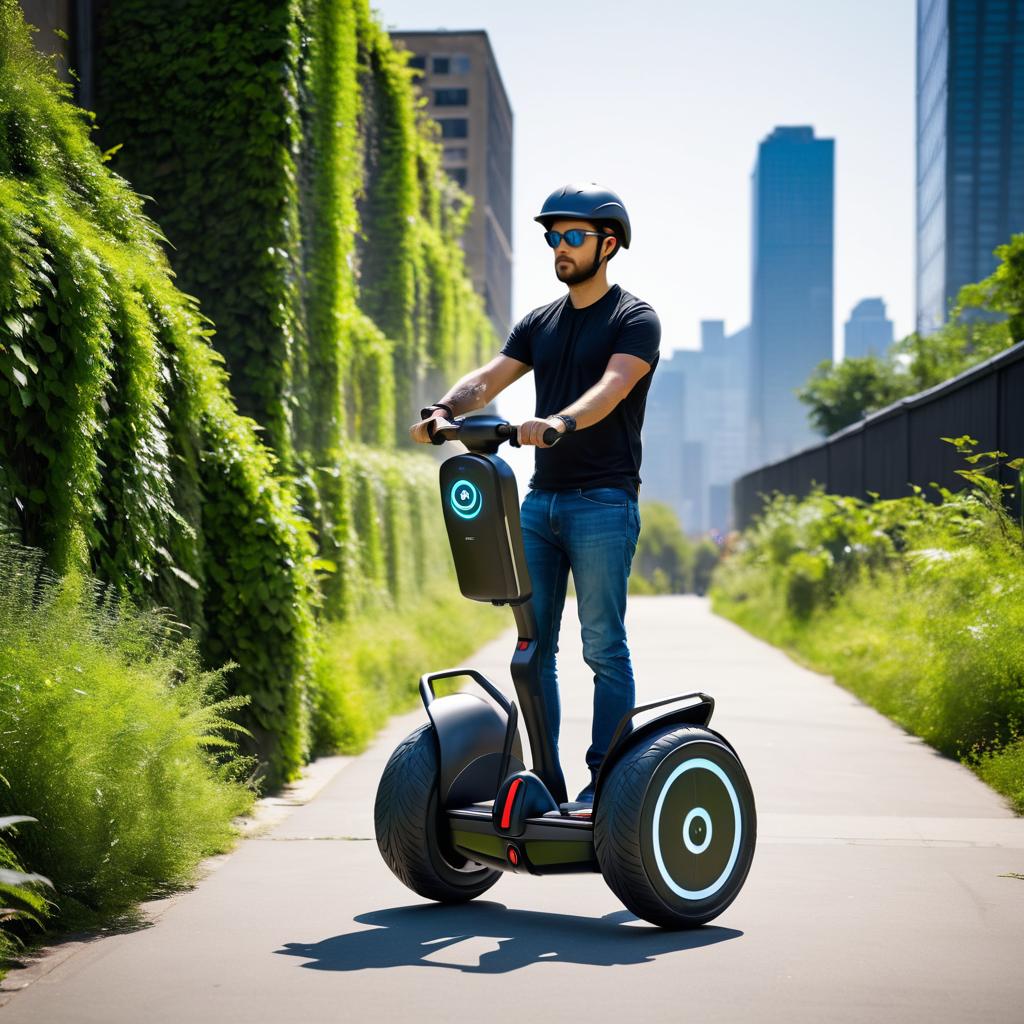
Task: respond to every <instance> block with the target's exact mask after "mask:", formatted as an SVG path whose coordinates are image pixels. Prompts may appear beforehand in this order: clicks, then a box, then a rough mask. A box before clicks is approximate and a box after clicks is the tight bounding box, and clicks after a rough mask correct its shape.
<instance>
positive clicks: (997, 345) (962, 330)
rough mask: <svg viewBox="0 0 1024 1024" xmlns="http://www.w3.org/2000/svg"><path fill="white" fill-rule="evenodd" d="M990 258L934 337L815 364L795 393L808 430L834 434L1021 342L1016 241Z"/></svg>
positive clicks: (1022, 308) (1023, 241)
mask: <svg viewBox="0 0 1024 1024" xmlns="http://www.w3.org/2000/svg"><path fill="white" fill-rule="evenodd" d="M996 256H997V257H998V258H999V265H998V266H997V267H996V269H995V270H994V271H993V272H992V273H991V274H990V275H989V276H988V277H986V278H985V279H984V280H983V281H979V282H978V283H977V284H968V285H964V287H963V288H961V289H960V292H959V294H958V295H957V299H956V303H955V305H954V306H953V309H952V310H951V312H950V317H949V322H948V323H946V324H944V325H943V326H942V327H941V328H939V330H937V331H935V332H933V333H932V334H929V335H921V334H917V333H914V334H909V335H907V337H905V338H903V339H902V340H901V341H898V342H896V344H895V345H893V346H892V348H891V349H890V350H889V353H888V355H887V357H886V358H884V359H879V358H877V357H875V356H867V357H865V358H863V359H846V360H844V361H843V362H841V363H839V364H836V365H833V364H832V363H830V362H823V363H819V364H818V366H817V367H815V369H814V371H813V372H812V373H811V376H810V378H809V379H808V381H807V383H806V384H805V385H804V386H803V387H802V388H801V389H800V390H799V391H798V392H797V397H798V398H799V399H800V401H801V402H803V403H804V404H805V405H807V406H808V409H809V412H808V417H809V419H810V421H811V423H812V425H813V426H814V429H815V430H817V431H819V432H820V433H822V434H825V435H828V434H831V433H834V432H835V431H837V430H841V429H842V428H843V427H845V426H848V425H849V424H850V423H854V422H856V421H857V420H859V419H861V418H862V417H863V416H865V415H866V414H867V413H870V412H874V411H875V410H877V409H881V408H883V407H884V406H886V405H888V404H889V403H890V402H895V401H897V400H898V399H900V398H904V397H906V396H907V395H913V394H916V393H917V392H919V391H924V390H925V389H926V388H930V387H934V386H935V385H936V384H941V383H942V382H943V381H945V380H949V378H950V377H955V376H956V375H957V374H959V373H963V372H964V370H967V369H970V367H972V366H974V365H976V364H977V363H980V362H982V361H983V360H985V359H988V358H990V357H991V356H994V355H996V354H998V353H999V352H1002V351H1003V350H1004V349H1007V348H1009V347H1010V346H1011V345H1013V344H1015V343H1016V342H1019V341H1024V234H1019V235H1014V236H1013V237H1012V238H1011V239H1010V241H1009V242H1008V243H1007V244H1006V245H1001V246H999V248H998V249H996Z"/></svg>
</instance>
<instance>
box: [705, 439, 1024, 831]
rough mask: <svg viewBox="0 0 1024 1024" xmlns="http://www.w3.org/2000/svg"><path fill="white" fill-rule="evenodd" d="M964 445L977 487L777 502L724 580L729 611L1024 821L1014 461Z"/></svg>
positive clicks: (720, 590) (1022, 592) (717, 603)
mask: <svg viewBox="0 0 1024 1024" xmlns="http://www.w3.org/2000/svg"><path fill="white" fill-rule="evenodd" d="M952 440H953V442H954V443H955V444H957V446H958V448H959V449H960V450H961V452H962V453H963V454H965V455H966V456H967V459H968V468H966V469H964V470H962V471H961V472H962V475H964V476H965V477H966V478H967V480H968V482H969V483H970V485H971V486H970V487H969V489H967V490H965V491H961V492H957V493H955V494H953V493H951V492H949V491H947V490H941V491H940V495H939V496H940V497H941V502H940V503H938V504H934V503H931V502H928V501H926V500H925V499H924V496H923V494H922V493H921V491H920V489H917V491H916V493H914V494H913V495H911V496H910V497H907V498H901V499H896V500H891V501H877V502H861V501H858V500H856V499H853V498H846V497H838V496H835V495H825V494H822V493H821V492H816V493H814V494H812V495H810V496H809V497H807V498H805V499H803V500H797V499H794V498H789V497H782V496H775V497H774V498H773V499H772V500H771V501H770V502H769V503H768V504H767V505H766V507H765V510H764V512H763V514H762V515H761V516H760V518H759V519H758V520H757V521H756V522H755V524H754V525H753V526H752V527H751V528H750V529H749V530H748V531H746V533H745V534H744V535H743V538H742V541H741V544H740V547H739V549H738V550H737V551H736V552H735V553H734V554H733V555H732V556H731V557H729V558H727V559H726V560H725V561H724V562H723V563H722V565H721V566H720V568H719V570H718V571H717V573H716V575H715V578H714V590H713V600H714V607H715V609H716V611H719V612H721V613H722V614H724V615H726V616H728V617H730V618H732V619H734V620H735V621H737V622H738V623H740V624H741V625H743V626H744V627H746V628H747V629H750V630H751V631H752V632H754V633H757V634H758V635H760V636H763V637H765V638H766V639H768V640H771V641H772V642H774V643H777V644H780V645H782V646H784V647H786V648H788V649H790V650H792V651H794V652H796V653H797V654H799V655H800V657H801V658H803V659H804V660H806V661H807V662H809V663H810V664H811V665H813V666H814V667H816V668H818V669H819V670H821V671H824V672H828V673H830V674H831V675H833V676H835V678H836V680H837V682H839V683H840V684H842V685H844V686H847V687H848V688H849V689H851V690H853V691H854V692H855V693H856V694H858V695H859V696H860V697H862V698H864V699H865V700H866V701H868V702H869V703H871V704H873V705H874V706H875V707H877V708H878V709H879V710H881V711H883V712H884V713H885V714H887V715H889V716H891V717H892V718H894V719H895V720H896V721H898V722H899V723H900V724H901V725H903V726H905V727H906V728H907V729H909V730H911V731H912V732H914V733H916V734H917V735H919V736H921V737H923V738H924V739H925V740H927V741H928V742H929V743H931V744H932V745H934V746H935V747H937V748H938V749H939V750H942V751H944V752H945V753H948V754H950V755H952V756H955V757H959V758H961V759H964V760H965V761H966V762H967V763H969V764H971V765H972V766H973V767H975V768H976V769H977V770H978V772H979V774H980V775H981V777H982V778H983V779H985V780H986V781H987V782H989V783H990V784H992V785H993V786H995V787H996V788H997V789H999V791H1000V792H1002V793H1004V794H1005V795H1007V796H1009V797H1010V798H1011V799H1012V800H1014V801H1015V806H1017V808H1018V809H1019V810H1022V811H1024V799H1022V791H1024V771H1022V769H1024V755H1022V752H1021V740H1020V737H1021V732H1022V724H1024V639H1022V638H1024V536H1022V530H1021V527H1020V525H1019V524H1017V523H1014V522H1013V520H1012V519H1010V517H1009V516H1008V515H1007V514H1006V513H1005V511H1004V510H1003V507H1002V502H1001V492H1002V489H1001V488H1000V485H999V484H998V483H996V481H995V479H994V477H995V474H996V472H997V470H998V466H999V464H1000V462H1003V461H1004V460H1005V456H1003V455H1002V453H976V452H974V453H973V454H972V452H973V447H974V443H973V442H971V441H970V439H968V438H957V439H952ZM979 460H983V461H979ZM1008 465H1009V466H1011V467H1012V468H1014V469H1019V468H1020V465H1021V463H1020V460H1015V461H1013V462H1011V463H1009V464H1008Z"/></svg>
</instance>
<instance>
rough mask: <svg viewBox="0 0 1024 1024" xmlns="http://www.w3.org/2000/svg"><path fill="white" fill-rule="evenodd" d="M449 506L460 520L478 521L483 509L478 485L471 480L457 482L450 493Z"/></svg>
mask: <svg viewBox="0 0 1024 1024" xmlns="http://www.w3.org/2000/svg"><path fill="white" fill-rule="evenodd" d="M449 504H450V505H451V508H452V511H453V512H454V513H455V514H456V515H457V516H458V517H459V518H460V519H476V517H477V516H478V515H480V510H481V509H482V508H483V498H482V497H481V496H480V490H479V488H478V487H477V486H476V484H474V483H471V482H470V481H469V480H456V481H455V483H454V484H452V489H451V491H449Z"/></svg>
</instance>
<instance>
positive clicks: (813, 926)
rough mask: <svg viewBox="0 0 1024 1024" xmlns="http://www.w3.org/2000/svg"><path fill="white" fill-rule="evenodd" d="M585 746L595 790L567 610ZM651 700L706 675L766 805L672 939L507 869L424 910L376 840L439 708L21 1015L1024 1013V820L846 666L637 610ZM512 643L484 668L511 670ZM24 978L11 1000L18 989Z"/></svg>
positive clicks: (487, 654)
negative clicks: (827, 669) (810, 662)
mask: <svg viewBox="0 0 1024 1024" xmlns="http://www.w3.org/2000/svg"><path fill="white" fill-rule="evenodd" d="M566 615H567V619H566V628H565V629H564V645H563V646H564V650H563V654H562V661H563V680H564V682H563V689H564V691H565V720H564V725H563V761H564V762H565V768H566V774H567V777H568V782H569V788H570V789H573V788H574V787H575V786H576V785H577V784H581V783H582V781H583V776H584V772H583V752H584V750H585V749H586V746H587V742H588V736H589V719H590V708H589V701H590V691H591V682H590V679H589V677H588V673H587V670H586V668H585V666H584V665H583V662H582V659H581V657H580V651H579V646H578V641H576V640H575V634H577V633H578V630H574V629H573V628H572V626H573V625H574V622H573V615H574V610H573V608H572V606H571V605H570V606H569V607H568V608H567V611H566ZM629 626H630V633H631V643H632V647H633V650H634V656H635V661H636V667H637V675H638V679H639V681H640V682H639V692H638V699H639V700H641V701H642V700H653V699H656V698H657V697H659V696H663V695H668V694H671V693H673V692H678V691H684V690H690V689H704V690H706V691H708V692H710V693H712V694H713V695H714V696H715V697H716V699H717V701H718V708H717V711H716V714H715V720H714V723H715V725H716V726H717V727H718V728H719V729H720V730H721V731H722V732H724V733H725V734H726V735H727V736H728V737H729V738H730V739H731V740H732V742H733V743H734V744H735V746H736V748H737V749H738V751H739V753H740V755H741V757H742V758H743V761H744V763H745V765H746V767H747V771H748V772H749V774H750V777H751V781H752V782H753V785H754V791H755V794H756V797H757V801H758V810H759V819H760V821H759V826H760V827H759V831H760V842H759V846H758V851H757V854H756V856H755V858H754V865H753V868H752V869H751V872H750V876H749V878H748V880H747V884H746V887H745V888H744V890H743V892H742V893H741V894H740V896H739V898H738V899H737V900H736V902H735V903H733V905H732V906H731V907H730V908H729V909H728V910H727V911H726V913H725V914H723V915H722V916H721V917H720V918H718V920H717V921H715V922H714V924H712V925H709V926H706V927H704V928H702V929H700V930H698V931H695V932H689V933H665V932H661V931H658V930H656V929H653V928H651V927H650V926H648V925H646V924H644V923H643V922H638V921H636V920H635V919H633V918H632V917H631V916H630V915H629V914H628V913H626V912H625V911H624V910H622V908H621V905H620V904H618V902H617V901H616V899H615V897H614V896H613V895H612V893H611V892H610V890H608V889H607V887H606V886H605V885H604V882H603V881H602V880H601V878H600V877H598V876H596V875H595V876H567V877H564V878H530V877H518V876H515V877H506V878H503V879H502V880H501V881H499V883H498V884H497V885H496V886H495V887H494V889H492V890H491V891H490V893H488V894H487V897H484V899H483V900H481V901H478V902H477V903H475V904H471V905H469V906H467V907H460V908H454V909H448V908H444V907H433V906H426V905H423V904H422V901H420V900H419V899H418V898H416V897H415V896H413V895H412V894H411V893H410V892H408V891H407V890H406V889H404V888H403V887H402V886H401V885H400V884H399V883H398V882H397V881H396V880H395V879H394V878H393V877H392V876H391V874H390V872H389V871H388V870H387V868H386V867H385V866H384V864H383V862H382V861H381V860H380V857H379V855H378V853H377V850H376V845H375V843H374V842H373V821H372V807H373V797H374V792H375V789H376V783H377V779H378V777H379V775H380V772H381V770H382V768H383V766H384V763H385V761H386V760H387V757H388V755H389V753H390V751H391V749H392V748H393V747H394V746H395V744H396V743H397V741H398V740H399V739H400V738H401V736H403V735H404V734H405V733H407V732H408V731H410V730H411V729H412V728H414V727H415V726H416V725H417V724H419V722H420V721H422V719H423V714H422V712H420V711H417V712H414V713H412V714H411V715H407V716H404V717H403V718H401V719H396V720H395V721H394V722H393V723H392V724H391V725H390V726H389V727H388V729H386V730H385V731H384V733H382V735H381V736H380V738H379V739H378V741H377V742H376V743H375V744H374V746H373V747H372V748H371V749H370V750H369V751H368V752H367V753H366V754H364V755H363V756H361V757H358V758H351V759H332V760H329V761H327V762H324V763H321V764H320V765H319V766H318V768H317V773H315V774H318V775H319V776H320V777H321V778H323V777H324V776H327V775H330V774H331V773H334V774H333V778H330V780H329V781H328V782H327V783H326V785H324V786H323V788H322V789H321V791H320V793H319V795H318V796H316V798H315V799H313V800H311V801H310V802H308V803H305V804H303V805H301V806H297V807H294V808H290V807H288V806H287V804H288V802H287V801H281V802H279V805H278V807H277V813H278V816H279V817H280V816H281V815H282V814H284V813H287V816H286V817H283V819H282V820H279V821H278V822H277V823H276V824H274V825H273V826H272V827H269V828H267V829H266V830H265V832H264V834H262V835H259V836H257V837H255V838H251V839H248V840H246V841H245V842H243V843H242V844H241V845H240V847H239V848H238V849H237V851H236V852H234V853H233V854H232V855H230V856H228V857H225V858H220V859H219V860H218V861H217V862H216V863H215V865H214V866H213V870H211V872H210V873H209V875H208V876H207V877H206V878H205V879H204V880H203V881H202V883H201V884H200V885H199V886H198V887H197V888H196V889H195V890H194V891H192V892H189V893H185V894H182V895H179V896H177V897H174V898H172V899H170V900H165V901H162V902H160V903H156V904H151V905H150V906H149V908H148V913H149V914H150V915H151V917H152V918H153V919H154V920H155V923H154V924H153V926H152V927H150V928H147V929H144V930H141V931H136V932H131V933H126V934H121V935H114V936H110V937H107V938H103V939H98V940H95V941H92V942H90V943H87V944H84V945H76V946H69V947H65V948H64V949H62V950H60V951H59V952H58V953H57V955H55V956H51V957H49V958H47V959H46V960H44V961H43V963H42V964H41V965H40V966H38V967H36V968H33V969H31V970H30V971H28V972H17V975H16V978H18V977H24V975H25V974H28V975H29V976H30V977H32V978H34V980H33V981H32V983H31V984H30V985H29V986H28V987H27V988H26V989H24V990H23V991H20V992H15V993H13V994H12V995H11V997H10V999H9V1002H8V1003H7V1004H6V1005H4V1006H3V1008H2V1009H0V1021H2V1024H18V1022H37V1024H44V1022H45V1024H62V1022H65V1021H67V1022H75V1024H78V1022H81V1024H90V1022H96V1024H101V1022H102V1024H112V1022H126V1024H127V1022H130V1024H137V1022H140V1021H146V1022H153V1024H159V1022H173V1024H205V1022H207V1021H210V1022H213V1021H216V1022H222V1024H229V1022H230V1024H234V1022H242V1021H245V1022H254V1024H259V1022H264V1021H282V1022H284V1021H289V1022H290V1021H296V1022H302V1024H320V1022H325V1024H326V1022H338V1021H365V1022H376V1021H466V1022H473V1024H476V1022H478V1021H480V1020H481V1019H482V1020H486V1021H488V1024H497V1022H501V1021H516V1022H520V1021H522V1020H524V1019H525V1020H540V1021H547V1020H552V1021H554V1020H558V1021H562V1020H593V1021H623V1020H630V1019H643V1020H645V1021H694V1022H710V1021H730V1022H731V1021H758V1022H761V1021H780V1022H781V1021H785V1022H787V1024H792V1022H795V1021H808V1022H810V1021H813V1022H816V1024H817V1022H830V1024H831V1022H840V1021H871V1022H877V1021H899V1022H900V1024H907V1022H912V1021H922V1022H925V1021H927V1022H939V1021H949V1022H963V1021H967V1020H971V1021H999V1022H1004V1024H1008V1022H1024V880H1020V879H1017V878H1013V877H1006V876H1008V875H1010V874H1011V873H1024V820H1021V819H1018V818H1015V817H1014V816H1013V815H1012V814H1011V813H1010V812H1009V811H1008V810H1007V808H1006V807H1005V806H1004V804H1003V802H1002V801H1001V800H1000V799H999V798H998V797H997V796H995V795H994V794H993V793H992V792H991V791H990V790H989V789H987V788H986V787H985V786H983V785H982V784H981V783H980V782H978V781H977V780H976V779H975V778H974V777H973V776H972V775H971V774H970V773H969V772H968V771H966V770H965V769H963V768H961V767H960V766H959V765H957V764H955V763H953V762H951V761H949V760H947V759H945V758H942V757H940V756H939V755H937V754H936V753H934V752H933V751H932V750H930V749H929V748H928V747H926V746H924V745H923V744H921V743H920V742H919V741H917V740H915V739H913V738H911V737H909V736H907V735H905V734H904V733H903V732H902V731H901V730H900V729H898V728H897V727H896V726H894V725H892V724H891V723H890V722H889V721H887V720H886V719H884V718H882V717H881V716H879V715H878V714H876V713H875V712H874V711H872V710H870V709H869V708H866V707H864V706H863V705H862V704H860V703H859V702H858V701H857V700H856V699H855V698H853V697H852V696H851V695H849V694H848V693H847V692H845V691H844V690H841V689H839V688H838V687H836V686H834V685H833V684H832V683H831V682H830V681H829V680H828V679H825V678H822V677H821V676H817V675H815V674H813V673H811V672H808V671H806V670H804V669H802V668H800V667H798V666H796V665H794V664H793V662H791V661H790V660H789V659H788V658H786V657H785V656H784V655H783V654H781V653H779V652H778V651H776V650H775V649H773V648H771V647H769V646H767V645H766V644H763V643H761V642H760V641H758V640H754V639H752V638H751V637H750V636H748V635H747V634H746V633H744V632H742V631H741V630H739V629H738V628H736V627H735V626H733V625H731V624H730V623H728V622H725V621H723V620H721V619H718V618H715V617H714V616H713V615H711V613H710V610H709V608H708V605H707V603H706V602H704V601H702V600H699V599H697V598H690V597H678V598H642V599H634V600H633V601H632V602H631V605H630V622H629ZM511 646H512V643H511V635H507V636H506V637H504V638H503V639H502V640H501V641H499V642H498V643H496V644H491V645H489V646H487V647H486V648H485V649H484V650H483V651H481V652H480V654H479V655H478V656H477V658H476V659H474V661H473V664H476V665H477V666H478V667H480V668H481V669H482V670H484V671H485V672H487V673H488V674H489V675H492V676H493V677H494V678H496V679H500V680H504V679H507V662H508V657H509V653H510V650H511ZM7 995H8V994H7V993H0V1002H2V1001H3V1000H4V999H5V998H6V997H7Z"/></svg>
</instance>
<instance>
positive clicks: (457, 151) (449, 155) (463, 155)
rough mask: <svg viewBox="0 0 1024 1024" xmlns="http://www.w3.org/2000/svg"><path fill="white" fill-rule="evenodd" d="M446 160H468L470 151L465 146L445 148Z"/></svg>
mask: <svg viewBox="0 0 1024 1024" xmlns="http://www.w3.org/2000/svg"><path fill="white" fill-rule="evenodd" d="M444 158H445V160H468V159H469V150H468V149H467V148H466V147H465V146H445V148H444Z"/></svg>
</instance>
